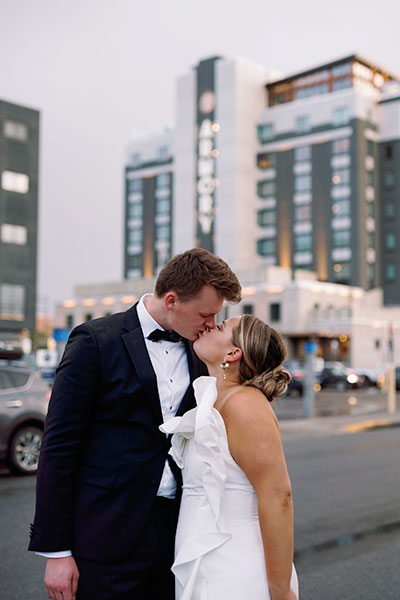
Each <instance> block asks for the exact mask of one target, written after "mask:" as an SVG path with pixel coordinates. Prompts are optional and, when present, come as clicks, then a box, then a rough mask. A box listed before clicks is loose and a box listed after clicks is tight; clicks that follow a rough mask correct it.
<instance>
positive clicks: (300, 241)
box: [294, 234, 312, 252]
mask: <svg viewBox="0 0 400 600" xmlns="http://www.w3.org/2000/svg"><path fill="white" fill-rule="evenodd" d="M294 244H295V250H296V252H304V251H307V250H312V235H311V234H302V235H296V236H295V238H294Z"/></svg>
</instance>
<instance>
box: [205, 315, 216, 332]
mask: <svg viewBox="0 0 400 600" xmlns="http://www.w3.org/2000/svg"><path fill="white" fill-rule="evenodd" d="M204 325H205V326H206V327H208V328H209V329H214V327H215V316H214V317H209V318H208V319H207V321H206V322H205V323H204Z"/></svg>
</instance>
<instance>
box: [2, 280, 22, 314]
mask: <svg viewBox="0 0 400 600" xmlns="http://www.w3.org/2000/svg"><path fill="white" fill-rule="evenodd" d="M0 319H5V320H9V321H23V320H24V319H25V286H24V285H19V284H14V283H3V284H0Z"/></svg>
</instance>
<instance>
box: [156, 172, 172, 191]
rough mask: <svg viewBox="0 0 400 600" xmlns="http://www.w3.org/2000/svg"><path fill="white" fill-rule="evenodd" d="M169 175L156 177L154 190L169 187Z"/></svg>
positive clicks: (164, 174) (163, 174)
mask: <svg viewBox="0 0 400 600" xmlns="http://www.w3.org/2000/svg"><path fill="white" fill-rule="evenodd" d="M170 184H171V175H170V174H169V173H162V174H161V175H157V177H156V188H165V187H170Z"/></svg>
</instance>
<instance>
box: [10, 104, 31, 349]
mask: <svg viewBox="0 0 400 600" xmlns="http://www.w3.org/2000/svg"><path fill="white" fill-rule="evenodd" d="M38 171H39V112H38V111H37V110H32V109H30V108H26V107H25V106H19V105H16V104H11V103H10V102H5V101H3V100H0V178H1V180H0V227H1V230H0V338H2V337H6V335H7V332H11V333H17V332H19V331H21V330H22V329H25V328H28V329H30V330H33V329H34V328H35V316H36V275H37V238H38Z"/></svg>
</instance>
